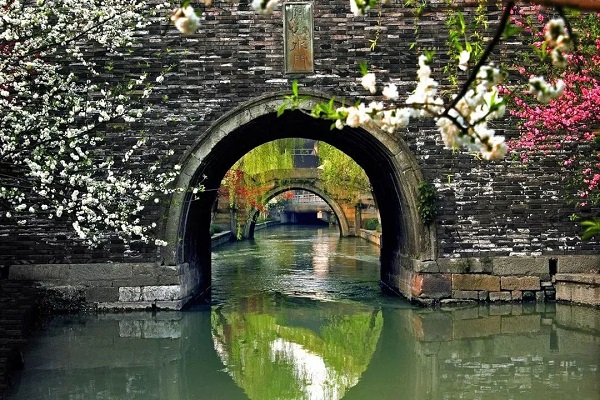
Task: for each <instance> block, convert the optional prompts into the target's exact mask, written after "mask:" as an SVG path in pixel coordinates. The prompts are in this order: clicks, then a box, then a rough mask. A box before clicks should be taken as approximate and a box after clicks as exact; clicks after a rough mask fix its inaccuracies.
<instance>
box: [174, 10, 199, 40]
mask: <svg viewBox="0 0 600 400" xmlns="http://www.w3.org/2000/svg"><path fill="white" fill-rule="evenodd" d="M171 21H173V23H174V24H175V27H176V28H177V30H179V32H181V33H183V34H185V35H189V34H192V33H194V32H196V31H197V30H198V28H199V27H200V19H199V18H198V16H197V15H196V12H195V11H194V8H193V7H192V6H187V7H183V8H178V9H176V10H175V11H174V12H173V14H172V15H171Z"/></svg>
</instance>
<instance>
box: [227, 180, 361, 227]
mask: <svg viewBox="0 0 600 400" xmlns="http://www.w3.org/2000/svg"><path fill="white" fill-rule="evenodd" d="M252 179H253V180H254V181H256V182H259V185H260V189H261V191H262V194H261V195H260V196H259V198H258V201H259V203H261V204H266V203H267V202H268V201H269V200H271V199H272V198H273V197H275V196H277V195H278V194H280V193H284V192H287V191H289V190H304V191H307V192H311V193H313V194H315V195H317V196H319V197H320V198H321V199H323V200H324V201H325V203H327V205H328V206H329V208H331V210H332V211H333V213H334V214H335V216H336V217H337V220H338V221H339V229H340V235H341V236H342V237H346V236H357V235H358V233H357V231H356V227H357V224H358V225H360V222H357V218H360V206H359V203H360V201H361V195H365V193H361V192H360V191H359V190H348V188H346V187H340V186H338V185H330V184H329V185H326V184H325V183H324V182H323V180H322V178H321V170H319V169H317V168H293V169H287V170H270V171H266V172H264V173H262V174H259V175H257V176H253V177H252ZM217 203H218V204H217V215H222V216H225V215H226V216H227V217H224V218H226V219H227V223H226V225H227V226H229V227H231V229H232V231H233V230H235V228H236V226H237V224H238V223H239V224H240V226H241V231H242V232H243V237H244V238H253V237H254V229H255V225H256V220H257V217H258V215H259V211H258V210H257V209H256V208H250V209H245V208H244V209H243V210H237V212H232V210H231V209H230V207H229V203H228V201H227V198H223V197H220V198H219V199H218V202H217ZM218 219H219V218H218ZM222 219H223V218H220V219H219V220H221V221H222ZM358 221H360V220H358ZM359 228H360V226H359Z"/></svg>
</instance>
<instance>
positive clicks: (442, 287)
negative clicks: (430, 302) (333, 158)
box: [411, 274, 452, 299]
mask: <svg viewBox="0 0 600 400" xmlns="http://www.w3.org/2000/svg"><path fill="white" fill-rule="evenodd" d="M411 290H412V294H413V296H415V297H423V298H430V299H441V298H444V297H450V296H451V295H452V281H451V276H450V275H446V274H416V275H415V276H414V277H413V280H412V289H411Z"/></svg>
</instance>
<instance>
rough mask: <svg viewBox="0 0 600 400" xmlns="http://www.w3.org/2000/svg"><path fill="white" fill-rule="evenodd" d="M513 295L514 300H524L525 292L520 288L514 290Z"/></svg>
mask: <svg viewBox="0 0 600 400" xmlns="http://www.w3.org/2000/svg"><path fill="white" fill-rule="evenodd" d="M511 296H512V300H513V301H521V300H523V292H522V291H520V290H513V291H512V292H511Z"/></svg>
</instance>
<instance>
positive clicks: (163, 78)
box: [156, 75, 165, 83]
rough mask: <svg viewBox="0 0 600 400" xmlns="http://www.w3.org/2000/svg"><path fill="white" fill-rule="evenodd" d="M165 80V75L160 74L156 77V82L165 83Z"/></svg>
mask: <svg viewBox="0 0 600 400" xmlns="http://www.w3.org/2000/svg"><path fill="white" fill-rule="evenodd" d="M164 80H165V77H164V75H159V76H157V77H156V83H163V81H164Z"/></svg>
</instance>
